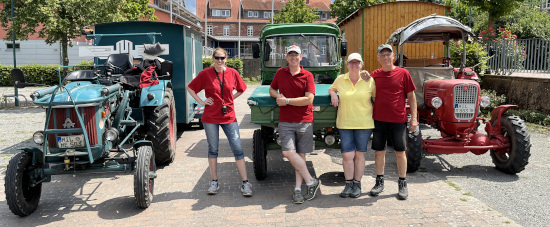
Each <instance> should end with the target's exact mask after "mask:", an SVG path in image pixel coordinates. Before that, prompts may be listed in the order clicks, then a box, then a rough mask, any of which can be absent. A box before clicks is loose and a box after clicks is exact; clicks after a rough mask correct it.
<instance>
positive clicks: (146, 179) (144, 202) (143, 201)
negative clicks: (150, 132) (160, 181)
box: [134, 146, 157, 208]
mask: <svg viewBox="0 0 550 227" xmlns="http://www.w3.org/2000/svg"><path fill="white" fill-rule="evenodd" d="M154 159H155V155H154V153H153V148H152V147H151V146H141V147H139V148H138V149H137V159H136V161H135V163H134V197H135V200H136V205H137V206H138V207H139V208H147V207H149V206H150V205H151V202H152V201H153V195H154V189H155V178H156V171H157V168H156V165H155V160H154Z"/></svg>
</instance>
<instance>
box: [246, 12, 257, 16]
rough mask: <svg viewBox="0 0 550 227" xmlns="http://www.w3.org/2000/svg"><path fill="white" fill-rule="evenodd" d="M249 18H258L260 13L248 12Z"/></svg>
mask: <svg viewBox="0 0 550 227" xmlns="http://www.w3.org/2000/svg"><path fill="white" fill-rule="evenodd" d="M248 17H258V11H248Z"/></svg>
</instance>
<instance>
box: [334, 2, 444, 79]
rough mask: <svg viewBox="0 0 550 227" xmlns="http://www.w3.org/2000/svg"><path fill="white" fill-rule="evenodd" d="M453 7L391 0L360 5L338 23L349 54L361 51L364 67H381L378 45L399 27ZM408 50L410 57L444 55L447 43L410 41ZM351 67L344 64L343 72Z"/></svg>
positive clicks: (442, 13) (442, 12)
mask: <svg viewBox="0 0 550 227" xmlns="http://www.w3.org/2000/svg"><path fill="white" fill-rule="evenodd" d="M450 8H451V7H450V6H444V5H440V4H434V3H428V2H419V1H398V2H388V3H383V4H379V5H374V6H369V7H365V8H362V9H359V10H357V11H355V12H354V13H353V14H352V15H350V16H349V17H348V18H346V19H345V20H343V21H342V22H340V23H339V24H338V26H339V27H340V30H341V31H342V35H343V36H344V37H345V39H346V40H347V42H348V55H349V54H350V53H355V52H357V53H360V54H361V56H363V61H364V62H365V64H364V66H363V68H364V69H365V70H367V71H369V72H372V71H374V70H375V69H378V68H380V67H381V66H380V63H379V62H378V61H377V60H376V54H377V48H378V46H380V44H383V43H386V41H387V40H388V38H389V37H390V35H391V34H392V33H393V32H394V31H395V30H396V29H398V28H401V27H405V26H407V25H408V24H410V23H411V22H413V21H415V20H417V19H420V18H422V17H425V16H429V15H431V14H434V13H435V14H437V15H445V14H446V12H447V11H448V10H450ZM394 51H396V49H395V47H394ZM404 53H405V56H407V57H408V58H409V59H422V58H424V59H431V58H442V57H443V54H444V46H443V45H441V43H407V44H405V50H404ZM346 59H347V56H346ZM347 71H348V70H347V67H342V73H344V72H347Z"/></svg>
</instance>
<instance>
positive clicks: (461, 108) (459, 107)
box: [455, 104, 476, 113]
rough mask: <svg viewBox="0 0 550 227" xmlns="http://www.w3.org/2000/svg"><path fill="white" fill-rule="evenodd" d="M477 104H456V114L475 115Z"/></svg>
mask: <svg viewBox="0 0 550 227" xmlns="http://www.w3.org/2000/svg"><path fill="white" fill-rule="evenodd" d="M475 110H476V104H455V113H475Z"/></svg>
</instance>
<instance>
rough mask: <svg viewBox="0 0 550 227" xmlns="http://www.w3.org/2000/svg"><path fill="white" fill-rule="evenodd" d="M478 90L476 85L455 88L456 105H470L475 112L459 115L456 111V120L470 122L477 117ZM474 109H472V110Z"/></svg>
mask: <svg viewBox="0 0 550 227" xmlns="http://www.w3.org/2000/svg"><path fill="white" fill-rule="evenodd" d="M477 96H478V88H477V86H476V85H475V84H460V85H456V86H455V88H454V105H455V108H457V107H456V106H457V105H469V106H471V107H473V109H474V112H468V113H457V112H456V110H455V118H456V119H458V120H469V119H472V118H474V116H476V114H477V113H476V111H475V107H476V104H477ZM470 109H472V108H470Z"/></svg>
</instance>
